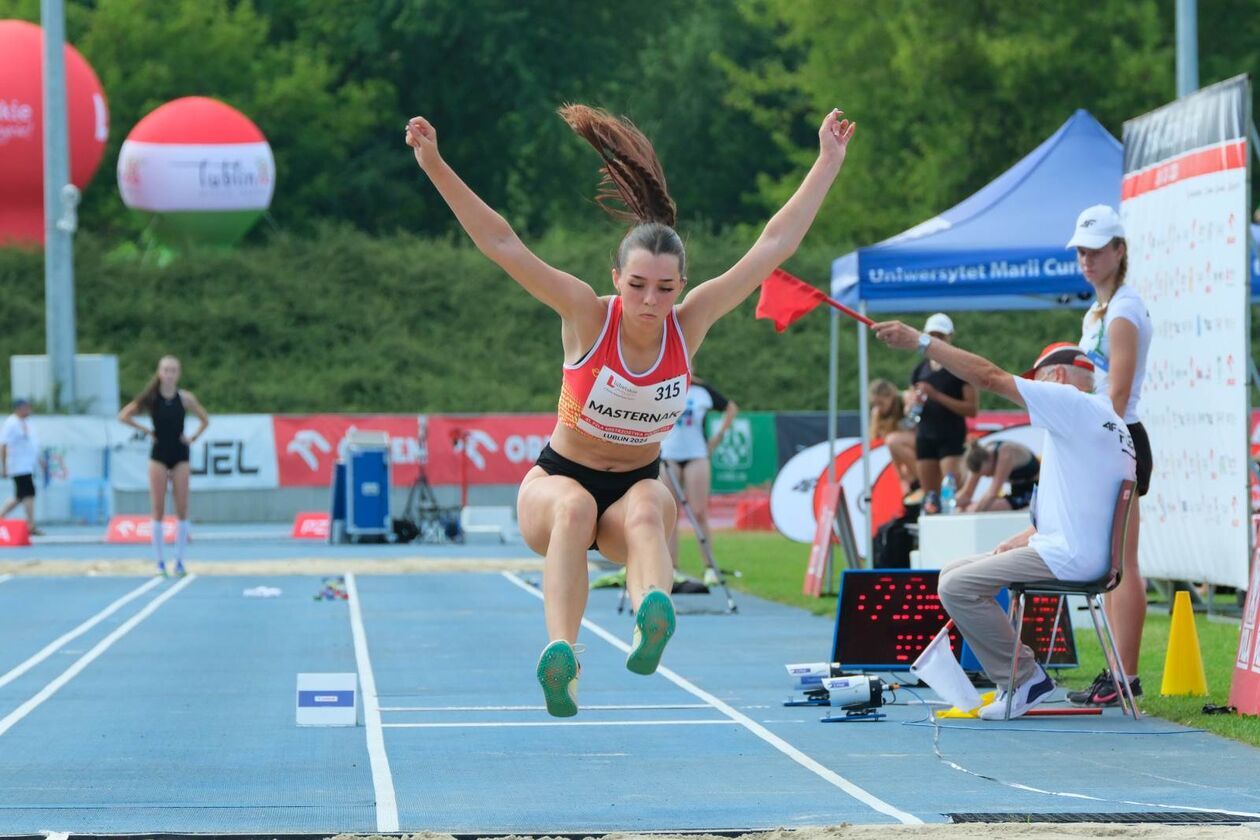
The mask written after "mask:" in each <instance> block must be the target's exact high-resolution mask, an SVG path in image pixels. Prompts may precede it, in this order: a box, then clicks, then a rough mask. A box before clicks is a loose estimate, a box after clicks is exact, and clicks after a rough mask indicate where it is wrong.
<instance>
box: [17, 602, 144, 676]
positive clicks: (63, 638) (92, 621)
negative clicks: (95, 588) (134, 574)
mask: <svg viewBox="0 0 1260 840" xmlns="http://www.w3.org/2000/svg"><path fill="white" fill-rule="evenodd" d="M161 582H162V579H161V578H153V580H150V581H148V582H147V583H142V584H141V585H139V586H137V587H136V588H135V589H133V590H131V591H130V592H128V593H127V594H126V595H124V596H122V597H121V598H119V599H118V600H117V601H115V602H114V603H112V604H110V605H109V606H108V607H106V608H105V609H103V610H101V611H100V612H98V613H97V614H96V615H94V616H92V617H91V618H89V619H88V620H87V621H85V622H83V623H82V624H80V625H79V626H78V627H76V628H74V629H73V630H70V631H69V632H67V633H63V634H62V635H60V636H58V637H57V638H56V639H53V640H52V641H51V642H49V643H48V644H46V645H44V647H43V648H41V649H40V651H39V652H38V653H36V654H34V655H33V656H31V657H30V658H29V659H27V660H26V661H25V662H23V663H22V664H21V665H18V666H16V667H14V668H12V669H11V670H10V671H9V672H8V673H7V674H5V675H4V676H2V677H0V688H4V687H5V686H6V685H8V684H9V683H11V682H13V681H14V680H16V679H17V678H18V677H20V676H22V675H23V674H25V673H26V672H27V671H29V670H31V669H32V668H34V667H35V666H36V665H38V664H39V663H41V662H43V661H44V660H45V659H47V658H48V657H50V656H52V655H53V654H54V653H56V652H57V651H59V650H61V648H62V647H64V646H65V644H66V643H67V642H71V641H73V640H75V639H77V638H79V637H80V636H82V635H83V634H84V633H86V632H87V631H89V630H91V629H92V628H93V627H95V626H96V625H98V624H100V623H101V622H102V621H104V620H105V619H107V618H109V617H110V616H111V615H113V614H114V613H116V612H118V610H120V609H122V608H123V607H124V606H126V605H127V603H128V602H130V601H132V600H134V599H136V598H139V597H140V596H141V595H143V594H144V593H146V592H148V591H149V590H150V589H152V588H153V587H155V586H157V585H158V584H159V583H161Z"/></svg>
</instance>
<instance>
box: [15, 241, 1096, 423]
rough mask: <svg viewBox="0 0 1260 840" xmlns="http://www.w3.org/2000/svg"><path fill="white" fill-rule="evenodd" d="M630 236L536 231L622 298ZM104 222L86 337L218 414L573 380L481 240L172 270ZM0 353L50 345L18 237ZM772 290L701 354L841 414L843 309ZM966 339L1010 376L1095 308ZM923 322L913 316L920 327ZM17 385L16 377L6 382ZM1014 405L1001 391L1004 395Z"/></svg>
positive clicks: (507, 406)
mask: <svg viewBox="0 0 1260 840" xmlns="http://www.w3.org/2000/svg"><path fill="white" fill-rule="evenodd" d="M617 233H618V232H617V230H616V229H614V228H612V227H604V228H600V229H597V230H595V231H592V232H585V233H572V232H564V233H555V234H552V235H550V236H548V237H546V238H545V239H544V240H542V241H540V242H536V243H533V244H534V247H535V248H536V250H537V251H538V252H539V253H540V255H541V256H542V257H543V258H544V259H546V260H548V261H549V262H551V263H552V264H554V265H557V266H559V267H562V268H564V269H566V270H568V271H571V272H573V273H575V274H577V275H578V276H580V277H583V278H585V279H587V280H589V281H590V282H591V283H592V284H593V285H594V286H595V287H596V289H598V290H601V291H602V292H611V289H612V284H611V280H610V279H609V273H608V270H609V254H610V252H611V250H612V249H613V248H614V247H615V245H616V243H617ZM754 237H755V233H754V234H748V233H740V232H728V233H722V234H714V233H708V232H703V231H701V232H693V233H691V234H690V235H689V237H688V248H689V260H690V266H689V274H690V275H691V277H692V278H693V282H694V281H696V280H700V279H703V278H707V277H711V276H713V275H714V274H716V273H719V272H721V271H723V270H725V269H726V268H727V267H729V266H730V265H731V264H732V263H734V262H735V261H736V260H737V259H738V258H739V256H740V255H741V254H742V253H743V251H744V250H745V249H746V248H747V247H748V245H749V244H751V242H752V240H753V238H754ZM110 248H111V244H110V243H105V242H103V241H101V240H99V239H96V238H94V237H93V236H92V235H90V234H85V235H80V236H79V237H78V239H77V246H76V280H75V283H76V289H77V297H78V303H77V319H78V349H79V352H82V353H113V354H117V355H118V357H119V362H120V367H121V376H122V386H123V391H124V395H127V394H130V393H131V392H133V391H134V390H136V389H138V388H139V387H140V386H141V385H142V384H143V382H144V380H145V378H146V377H147V376H148V375H149V373H150V372H151V371H152V370H153V368H154V366H155V364H156V361H157V359H158V357H159V356H161V355H162V354H164V353H173V354H175V355H177V356H179V357H180V358H181V359H182V360H183V363H184V371H185V379H184V382H185V384H186V385H187V387H189V388H191V389H192V390H194V391H196V392H197V393H198V395H199V396H200V397H201V399H202V400H203V402H205V404H206V405H207V406H208V407H209V408H210V409H211V410H212V411H216V412H307V411H401V412H409V411H433V412H439V411H445V412H461V411H469V412H474V411H550V410H552V409H553V408H554V406H555V401H556V396H557V392H558V387H559V379H560V370H559V368H560V363H561V349H560V336H559V323H558V319H557V318H556V316H555V315H554V314H552V313H551V311H550V310H548V309H547V308H546V307H544V306H543V305H542V304H540V303H537V302H536V301H534V300H533V299H532V298H530V297H529V296H528V295H526V294H525V293H524V292H523V291H521V290H520V289H519V288H518V287H517V286H516V285H515V284H514V283H512V281H511V280H510V279H509V278H507V277H506V276H505V275H504V274H503V273H502V272H500V271H499V270H498V269H497V268H496V267H495V266H494V265H493V264H491V263H490V262H489V261H488V260H486V259H485V258H484V257H482V256H481V255H480V254H479V253H477V252H476V250H475V249H474V248H472V247H471V245H469V244H468V243H467V241H466V240H464V239H463V238H458V239H452V238H433V239H430V238H418V237H414V236H409V235H405V234H399V235H395V236H391V237H383V238H374V237H371V236H368V235H366V234H362V233H358V232H355V231H351V230H348V229H341V228H326V229H323V230H321V231H320V234H319V236H317V237H315V238H310V239H306V238H297V237H294V236H290V235H286V234H278V235H275V236H273V237H272V238H270V239H269V241H267V242H266V243H264V244H261V245H252V246H249V247H247V248H243V249H241V250H238V251H233V252H220V251H206V252H196V253H190V254H186V255H184V256H182V257H180V258H178V259H176V260H175V261H174V262H173V263H171V264H170V265H168V266H166V267H164V268H163V267H159V266H158V265H156V260H151V259H149V260H146V259H142V258H140V257H137V256H135V255H134V254H131V253H130V249H113V250H112V251H111V250H110ZM844 250H846V249H845V248H844V247H843V246H832V245H828V244H827V243H825V242H819V241H807V242H806V244H805V246H804V247H803V248H802V249H801V251H800V252H799V253H798V254H797V255H796V256H795V257H794V258H793V259H792V260H791V261H790V262H789V264H788V266H787V268H788V269H789V270H791V271H793V272H794V273H796V274H798V275H799V276H801V277H802V278H805V279H806V280H808V281H809V282H812V283H814V284H816V285H819V286H825V284H826V282H827V280H826V278H827V277H828V275H829V266H830V262H831V259H832V258H833V257H835V256H837V255H838V254H840V253H843V251H844ZM0 295H3V299H4V300H5V302H6V306H4V307H3V310H2V311H0V357H3V358H7V357H8V356H10V355H13V354H23V353H42V352H44V314H43V263H42V256H41V255H40V254H39V253H37V252H32V251H15V250H0ZM754 306H755V298H754V299H751V300H749V301H748V302H746V303H745V304H744V305H743V306H742V307H741V308H740V309H739V310H737V311H736V312H733V313H731V315H729V316H728V317H726V318H725V319H724V320H723V321H721V322H720V323H719V324H718V325H717V326H716V327H715V328H714V329H713V331H712V333H711V334H710V335H709V338H708V340H706V342H705V344H704V347H703V348H702V349H701V351H700V353H699V356H698V359H697V366H696V369H697V372H698V373H700V374H701V375H703V376H707V377H709V378H711V379H712V380H713V381H714V382H715V383H716V384H718V385H719V386H720V387H721V388H722V390H723V391H724V392H725V393H727V394H728V395H729V396H731V397H732V398H733V399H735V400H736V401H737V402H738V403H739V404H740V406H741V407H743V408H746V409H766V410H770V409H780V410H809V409H821V408H825V407H826V399H827V316H826V315H825V314H824V313H823V312H821V311H819V312H815V313H813V314H811V315H809V316H808V317H806V318H804V319H803V320H802V321H800V322H799V323H798V324H796V325H794V326H793V327H792V328H791V329H790V330H788V332H786V333H784V334H782V335H778V334H776V333H775V332H774V329H773V327H772V326H771V325H770V324H769V322H766V321H757V320H755V319H754V318H753V309H754ZM952 314H953V315H954V320H955V323H956V324H957V328H958V340H959V343H960V344H961V345H962V346H964V347H967V348H970V349H973V350H975V351H977V352H979V353H981V354H982V355H985V356H988V357H989V358H992V359H993V360H995V361H997V362H998V363H999V364H1001V365H1003V366H1005V367H1007V368H1008V369H1012V370H1013V369H1017V368H1019V367H1020V366H1022V365H1025V364H1026V363H1027V362H1028V361H1029V360H1030V359H1031V358H1033V357H1034V356H1035V355H1036V353H1037V352H1038V351H1039V350H1040V349H1041V348H1042V347H1043V346H1044V345H1045V344H1046V343H1048V342H1050V341H1053V340H1064V339H1066V340H1072V339H1075V338H1077V337H1078V336H1079V332H1078V331H1079V329H1080V326H1079V318H1080V315H1079V313H1074V312H1068V311H1063V312H1039V313H952ZM922 318H923V315H922V314H920V315H915V316H912V321H913V322H914V323H915V324H916V325H918V324H919V322H920V321H921V320H922ZM841 335H842V340H841V355H840V372H841V385H842V389H841V406H842V407H846V408H854V407H856V406H857V389H858V377H857V349H856V340H855V338H854V331H853V328H852V326H851V324H849V323H847V322H846V323H845V324H844V329H843V332H842V334H841ZM913 362H914V359H913V357H912V356H911V355H909V354H903V353H894V352H892V351H889V350H886V349H883V348H882V347H874V346H873V348H872V372H873V375H874V376H887V377H889V378H891V379H894V380H895V381H898V382H901V381H904V380H905V378H906V377H907V375H908V373H909V370H910V368H911V367H912V366H913ZM4 391H5V394H6V395H7V392H8V387H7V378H6V385H5V389H4ZM990 404H991V405H993V406H999V405H1000V403H999V402H996V401H995V402H992V403H990Z"/></svg>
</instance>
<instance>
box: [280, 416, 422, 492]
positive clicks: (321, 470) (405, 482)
mask: <svg viewBox="0 0 1260 840" xmlns="http://www.w3.org/2000/svg"><path fill="white" fill-rule="evenodd" d="M271 421H272V428H273V429H274V433H275V440H276V463H277V464H278V466H279V471H280V486H281V487H327V486H328V485H329V483H330V482H331V481H332V467H333V464H335V463H336V462H337V459H338V458H340V457H341V456H342V454H344V450H345V447H346V436H347V435H348V434H349V433H350V432H351V431H360V432H385V433H386V434H388V435H389V447H390V483H391V484H393V485H394V486H396V487H398V486H402V487H406V486H409V485H410V484H411V483H412V482H414V481H415V480H416V475H417V474H418V473H419V470H420V462H421V461H422V460H423V451H424V448H423V435H422V433H421V428H422V425H423V418H422V417H421V416H420V415H417V414H375V415H369V414H364V415H353V414H310V415H280V414H277V415H274V416H273V417H272V418H271Z"/></svg>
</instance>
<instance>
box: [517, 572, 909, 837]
mask: <svg viewBox="0 0 1260 840" xmlns="http://www.w3.org/2000/svg"><path fill="white" fill-rule="evenodd" d="M501 574H502V575H503V576H504V577H505V578H507V579H508V581H509V582H511V583H512V585H514V586H516V587H518V588H520V589H522V590H524V591H525V592H528V593H529V594H530V595H533V596H534V597H535V598H537V599H538V600H540V601H541V600H542V597H543V596H542V593H541V592H539V591H538V590H537V589H535V588H534V587H532V586H530V585H529V584H528V583H526V582H525V581H524V580H522V579H521V578H520V577H518V576H517V575H515V574H513V573H511V572H502V573H501ZM582 626H583V627H585V628H586V629H587V630H590V631H591V632H592V633H594V634H595V635H596V636H599V637H600V638H601V639H603V640H604V641H606V642H608V644H610V645H612V646H613V647H615V648H617V649H618V650H620V651H622V652H623V653H629V652H630V646H629V645H628V644H626V643H625V642H623V641H622V640H621V639H619V638H617V637H616V636H614V635H613V634H612V633H609V632H608V631H607V630H605V629H604V628H603V627H600V626H599V625H598V624H596V623H595V622H593V621H591V620H590V619H588V618H584V619H582ZM656 673H658V674H660V675H661V676H662V677H664V678H665V679H667V680H669V681H670V682H672V683H673V684H674V685H676V686H678V687H679V688H681V689H682V690H683V691H686V692H687V693H688V694H691V695H692V696H694V697H696V698H698V699H700V700H703V701H704V702H706V703H708V704H709V705H710V706H712V707H713V708H715V709H717V710H718V711H719V712H721V713H722V714H724V715H726V716H727V717H728V718H730V719H731V720H733V721H735V722H737V723H739V724H740V725H741V726H743V727H744V728H745V729H747V730H748V731H749V732H751V733H752V734H754V735H756V736H757V737H758V738H760V739H761V740H763V741H765V742H766V743H767V744H769V745H770V746H772V747H774V748H775V749H776V750H778V751H779V752H781V753H783V754H784V755H786V756H787V757H788V758H790V759H792V760H793V761H795V762H796V763H797V764H799V765H801V766H802V767H804V768H805V769H806V770H809V771H810V772H811V773H813V774H814V775H816V776H818V777H819V778H821V779H822V780H823V781H825V782H827V783H828V784H831V785H834V786H835V787H837V788H839V789H840V790H842V791H844V792H845V793H847V794H848V795H849V796H851V797H853V798H854V799H856V800H858V801H859V802H861V803H862V804H863V805H866V806H867V807H869V808H872V809H873V810H876V811H878V812H879V813H881V814H886V815H888V816H890V817H892V818H893V819H895V820H897V821H898V822H900V823H904V824H905V825H921V824H922V823H923V820H921V819H919V818H918V817H916V816H915V815H914V814H909V813H906V812H905V811H902V810H901V809H900V808H896V807H894V806H892V805H890V804H889V803H887V802H885V801H884V800H882V799H880V798H879V797H878V796H875V795H874V794H872V793H870V792H869V791H867V790H866V789H865V788H862V787H859V786H858V785H855V784H854V783H853V782H851V781H849V780H848V779H846V778H844V777H843V776H841V775H840V774H839V773H837V772H835V771H834V770H831V769H830V768H828V767H824V766H823V765H822V764H820V763H818V762H817V761H815V760H814V759H812V758H810V757H809V756H808V755H806V754H805V753H803V752H801V751H800V750H798V749H797V748H796V747H794V746H792V745H791V744H789V743H788V742H787V741H785V740H783V739H782V738H780V737H779V736H778V735H775V734H774V733H773V732H771V731H770V730H769V729H766V728H765V727H764V726H762V725H761V724H759V723H757V722H756V721H755V720H753V719H752V718H750V717H748V716H747V715H745V714H744V713H742V712H740V711H738V710H737V709H735V708H733V707H732V706H730V705H728V704H727V703H725V702H723V701H722V700H719V699H718V698H717V697H714V696H713V695H712V694H710V693H709V692H707V691H705V690H704V689H702V688H700V687H699V686H697V685H695V684H694V683H692V682H691V681H690V680H688V679H686V678H685V677H682V676H680V675H678V674H676V673H674V672H673V671H671V670H670V669H669V668H665V667H660V668H657V669H656Z"/></svg>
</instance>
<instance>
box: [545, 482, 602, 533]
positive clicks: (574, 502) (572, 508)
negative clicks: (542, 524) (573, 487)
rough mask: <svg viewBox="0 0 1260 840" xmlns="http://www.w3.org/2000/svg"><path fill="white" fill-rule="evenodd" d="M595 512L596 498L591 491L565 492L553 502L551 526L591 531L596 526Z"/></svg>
mask: <svg viewBox="0 0 1260 840" xmlns="http://www.w3.org/2000/svg"><path fill="white" fill-rule="evenodd" d="M595 513H596V510H595V500H594V499H593V498H591V496H590V494H589V493H583V492H572V493H565V494H564V495H563V496H562V497H561V498H559V499H556V501H555V502H553V503H552V508H551V527H552V528H553V529H557V530H558V529H565V530H582V529H584V530H588V531H589V530H592V529H594V527H595Z"/></svg>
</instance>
